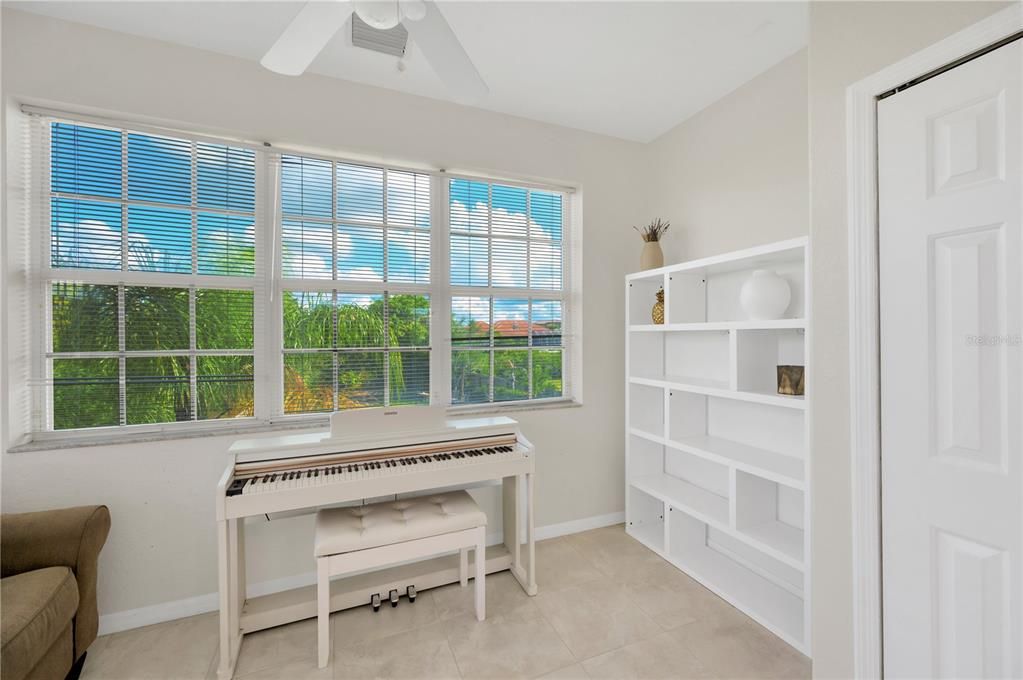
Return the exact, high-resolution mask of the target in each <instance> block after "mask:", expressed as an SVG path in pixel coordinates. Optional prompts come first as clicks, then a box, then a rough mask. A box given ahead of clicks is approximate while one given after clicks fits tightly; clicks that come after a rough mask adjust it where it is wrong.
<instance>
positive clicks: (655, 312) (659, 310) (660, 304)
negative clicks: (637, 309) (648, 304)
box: [650, 288, 664, 324]
mask: <svg viewBox="0 0 1023 680" xmlns="http://www.w3.org/2000/svg"><path fill="white" fill-rule="evenodd" d="M650 316H652V317H653V320H654V323H656V324H662V323H664V289H663V288H661V289H660V290H658V291H657V302H655V303H654V308H653V309H652V310H651V311H650Z"/></svg>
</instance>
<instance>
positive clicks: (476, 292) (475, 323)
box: [448, 179, 565, 404]
mask: <svg viewBox="0 0 1023 680" xmlns="http://www.w3.org/2000/svg"><path fill="white" fill-rule="evenodd" d="M563 200H564V197H563V195H562V194H561V193H558V192H553V191H548V190H540V189H531V188H527V187H520V186H508V185H502V184H497V183H489V182H484V181H478V180H469V179H452V180H450V186H449V192H448V201H449V206H448V208H449V214H450V220H451V246H450V249H451V253H450V256H451V285H452V290H453V297H452V298H451V336H452V343H451V399H452V403H455V404H477V403H484V402H503V401H522V400H528V399H547V398H556V397H561V396H563V395H564V393H565V390H564V370H563V369H564V346H565V345H564V335H563V333H562V316H563V313H562V310H563V300H564V290H563V275H562V272H563V259H564V243H563V240H562V235H563V231H564V206H563ZM459 293H461V294H459ZM480 293H484V294H480Z"/></svg>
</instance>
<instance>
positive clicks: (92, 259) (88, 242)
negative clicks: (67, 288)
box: [52, 219, 164, 271]
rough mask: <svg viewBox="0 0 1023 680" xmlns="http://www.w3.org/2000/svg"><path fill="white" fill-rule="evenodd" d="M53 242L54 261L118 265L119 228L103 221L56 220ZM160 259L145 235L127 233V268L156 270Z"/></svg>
mask: <svg viewBox="0 0 1023 680" xmlns="http://www.w3.org/2000/svg"><path fill="white" fill-rule="evenodd" d="M52 243H53V247H54V249H55V251H56V252H55V255H56V258H55V260H56V262H68V263H71V265H72V266H74V267H80V268H83V269H120V268H121V231H120V230H119V229H114V228H113V227H111V226H110V225H109V224H107V223H106V222H104V221H102V220H88V219H87V220H81V221H78V222H58V223H57V227H56V235H55V237H54V239H53V241H52ZM163 260H164V256H163V253H161V252H159V251H158V250H157V249H154V248H153V245H152V243H151V242H150V241H149V239H148V238H147V237H146V236H145V235H143V234H129V235H128V268H129V269H134V270H142V269H144V270H150V271H151V270H159V269H160V265H161V263H162V262H163Z"/></svg>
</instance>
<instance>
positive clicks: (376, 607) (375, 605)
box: [369, 593, 380, 612]
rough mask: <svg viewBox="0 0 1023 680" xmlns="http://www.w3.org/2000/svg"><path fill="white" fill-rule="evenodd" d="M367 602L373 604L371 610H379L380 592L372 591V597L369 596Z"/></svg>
mask: <svg viewBox="0 0 1023 680" xmlns="http://www.w3.org/2000/svg"><path fill="white" fill-rule="evenodd" d="M369 603H370V604H371V605H373V611H375V612H378V611H380V593H373V597H371V598H369Z"/></svg>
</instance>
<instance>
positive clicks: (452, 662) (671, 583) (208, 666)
mask: <svg viewBox="0 0 1023 680" xmlns="http://www.w3.org/2000/svg"><path fill="white" fill-rule="evenodd" d="M537 568H538V574H537V580H538V582H539V584H540V593H539V594H538V595H537V596H536V597H534V598H530V597H527V596H526V595H525V594H524V593H523V592H522V589H521V588H519V586H518V583H516V582H515V580H514V579H513V578H512V577H511V575H509V574H508V573H507V572H505V573H501V574H495V575H494V576H492V577H488V578H487V613H488V616H487V620H486V621H484V622H482V623H479V622H477V621H476V620H475V618H474V617H473V616H472V587H471V586H470V587H469V588H465V589H463V588H461V587H459V586H458V585H457V584H455V585H451V586H446V587H443V588H437V589H434V590H429V591H425V592H423V593H420V595H419V597H418V598H417V600H416V602H415V604H409V603H408V602H406V601H405V600H402V603H401V604H400V605H399V606H398V607H397V608H395V609H392V608H390V607H386V606H385V607H383V608H381V610H380V611H379V612H378V613H376V614H374V613H373V612H372V611H371V610H370V608H369V607H360V608H358V609H351V610H348V611H344V612H339V613H337V614H334V615H333V616H332V617H331V625H332V631H331V634H332V637H333V645H334V647H333V655H332V663H331V665H330V666H329V667H328V668H324V669H322V670H320V669H318V668H317V667H316V622H315V620H307V621H300V622H298V623H293V624H290V625H287V626H281V627H280V628H274V629H271V630H267V631H263V632H260V633H256V634H253V635H249V636H246V637H245V640H244V642H243V644H242V651H241V656H240V658H239V660H238V667H237V669H236V673H235V677H236V678H244V679H245V680H269V679H272V678H280V679H282V680H305V679H307V678H317V679H324V678H328V679H329V678H337V679H339V680H340V679H342V678H417V679H418V678H445V679H446V678H549V679H551V680H553V679H555V678H557V679H569V678H614V679H616V680H617V679H623V678H721V679H727V678H809V677H810V661H809V659H807V658H806V657H804V656H803V655H801V654H799V653H798V652H796V651H795V650H794V649H792V648H791V647H789V646H788V645H786V644H785V643H784V642H782V641H781V640H779V639H778V638H776V637H774V636H773V635H771V634H770V633H768V632H767V631H766V630H765V629H764V628H762V627H760V626H759V625H758V624H756V623H754V622H753V621H752V620H750V619H749V618H748V617H746V616H744V615H743V614H742V613H740V612H739V611H737V610H736V609H734V608H732V607H731V606H730V605H728V604H727V603H725V602H724V601H723V600H721V599H719V598H718V597H716V596H715V595H713V594H712V593H711V592H709V591H708V590H706V589H704V588H703V587H702V586H700V585H699V584H698V583H696V582H695V581H693V580H692V579H690V578H688V577H687V576H685V575H684V574H682V573H681V572H679V571H678V570H677V569H675V568H674V567H672V566H670V565H668V564H667V563H666V562H664V561H663V560H661V559H660V558H659V557H658V556H657V555H655V554H654V553H652V552H650V551H649V550H647V549H646V548H644V547H643V546H642V545H640V544H639V543H637V542H636V541H634V540H633V539H632V538H630V537H629V536H628V535H626V534H625V531H624V530H623V528H622V527H621V526H616V527H608V528H606V529H597V530H594V531H588V532H586V533H582V534H575V535H572V536H565V537H562V538H556V539H551V540H549V541H543V542H541V543H539V544H537ZM216 665H217V618H216V615H215V614H203V615H201V616H194V617H191V618H188V619H181V620H178V621H172V622H169V623H161V624H158V625H155V626H149V627H146V628H140V629H137V630H131V631H126V632H124V633H117V634H114V635H107V636H104V637H101V638H99V639H98V640H97V641H96V643H95V644H94V645H93V646H92V647H91V648H90V649H89V656H88V659H87V661H86V664H85V669H84V672H83V674H82V678H83V679H85V680H95V679H102V680H118V679H125V680H127V679H131V680H135V679H142V678H153V679H156V678H182V679H183V678H197V679H203V678H213V677H215V676H216Z"/></svg>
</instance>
